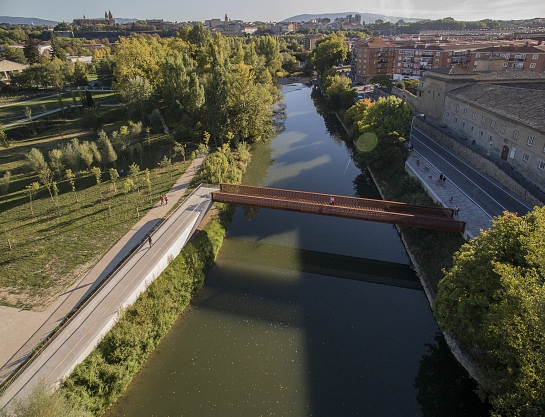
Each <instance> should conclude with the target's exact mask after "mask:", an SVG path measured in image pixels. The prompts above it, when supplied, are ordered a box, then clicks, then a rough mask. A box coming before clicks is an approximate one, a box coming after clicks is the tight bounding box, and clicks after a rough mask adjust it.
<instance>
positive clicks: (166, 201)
mask: <svg viewBox="0 0 545 417" xmlns="http://www.w3.org/2000/svg"><path fill="white" fill-rule="evenodd" d="M165 204H168V197H167V196H165Z"/></svg>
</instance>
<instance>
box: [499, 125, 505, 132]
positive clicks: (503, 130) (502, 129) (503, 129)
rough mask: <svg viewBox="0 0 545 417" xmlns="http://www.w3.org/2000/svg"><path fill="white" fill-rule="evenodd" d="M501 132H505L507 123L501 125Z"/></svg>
mask: <svg viewBox="0 0 545 417" xmlns="http://www.w3.org/2000/svg"><path fill="white" fill-rule="evenodd" d="M500 132H501V133H505V125H501V128H500Z"/></svg>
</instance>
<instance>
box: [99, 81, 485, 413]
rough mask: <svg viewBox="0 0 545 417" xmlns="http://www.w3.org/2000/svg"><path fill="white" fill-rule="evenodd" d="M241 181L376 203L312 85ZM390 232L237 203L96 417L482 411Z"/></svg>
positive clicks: (290, 89)
mask: <svg viewBox="0 0 545 417" xmlns="http://www.w3.org/2000/svg"><path fill="white" fill-rule="evenodd" d="M284 94H285V99H286V106H287V110H288V113H287V114H288V117H287V119H286V120H285V130H284V131H283V132H282V133H281V134H279V135H278V136H277V137H275V138H274V139H273V140H272V141H270V142H269V143H267V144H258V145H256V146H255V149H254V151H253V157H252V164H251V166H250V169H249V171H248V173H247V175H246V176H245V180H244V182H245V183H247V184H251V185H263V186H268V187H276V188H288V189H296V190H305V191H317V192H323V193H331V194H339V195H358V196H360V197H370V198H379V197H378V195H377V191H376V189H374V187H373V186H372V184H371V183H370V180H369V178H367V177H365V176H364V175H363V174H362V173H361V171H360V170H359V169H357V168H356V167H355V166H354V164H353V163H352V161H351V159H350V153H351V151H350V149H348V147H347V145H346V144H345V142H344V141H343V140H342V137H341V136H340V134H339V133H338V132H339V131H340V130H339V129H338V126H337V125H335V122H334V121H332V119H331V118H328V117H326V118H325V119H324V118H323V117H322V116H320V115H319V114H318V113H317V111H316V107H315V105H314V102H313V100H312V98H311V89H310V88H309V87H306V86H303V85H301V84H295V85H291V86H286V87H284ZM473 389H474V386H473V385H472V384H471V382H470V381H468V379H467V376H466V373H465V372H464V371H463V370H462V369H461V368H460V367H459V366H458V364H457V363H456V362H455V361H454V359H453V357H452V356H451V355H450V352H449V351H448V349H447V348H446V345H445V343H444V340H443V339H442V337H440V334H439V333H438V327H437V323H436V322H435V320H434V318H433V316H432V313H431V310H430V307H429V304H428V301H427V299H426V297H425V294H424V292H423V291H422V288H421V287H420V285H419V282H418V278H417V277H416V276H415V274H414V272H413V271H412V269H411V268H410V267H409V258H408V256H407V253H406V251H405V249H404V247H403V245H402V242H401V239H400V238H399V236H398V234H397V232H396V230H395V229H394V228H393V227H392V226H390V225H386V224H380V223H371V222H364V221H356V220H348V219H338V218H333V217H326V216H323V217H322V216H314V215H308V214H301V213H291V212H283V211H275V210H266V209H260V210H255V209H254V210H249V209H245V210H243V209H242V208H240V207H239V208H237V210H236V213H235V216H234V219H233V222H232V224H231V225H230V227H229V230H228V233H227V238H226V239H225V242H224V245H223V247H222V249H221V251H220V253H219V256H218V259H217V262H216V264H215V266H214V267H213V268H212V269H211V271H210V272H209V274H208V277H207V280H206V283H205V287H204V288H203V290H202V291H201V293H200V294H199V296H198V297H197V298H196V299H195V300H194V302H192V304H191V306H190V308H189V309H188V311H187V312H186V313H184V314H183V315H182V316H181V317H180V318H179V319H178V320H177V322H176V324H175V326H174V327H173V329H172V330H171V331H170V332H169V334H168V335H167V336H166V337H165V338H164V340H163V341H162V342H161V344H160V346H159V347H158V349H157V350H156V351H155V352H154V353H153V354H152V355H151V357H150V358H149V360H148V361H147V362H146V364H145V366H144V367H143V369H142V371H141V372H140V373H139V374H138V375H137V376H136V378H135V379H134V381H133V383H132V384H131V385H130V387H129V389H128V390H127V392H126V394H125V395H124V396H123V397H122V398H121V399H120V400H119V401H118V402H117V403H116V404H115V405H114V406H113V407H112V408H111V409H110V410H109V411H108V412H107V413H106V415H107V416H125V415H126V416H189V417H194V416H216V415H217V416H284V415H290V416H301V417H303V416H324V417H326V416H328V417H330V416H390V417H392V416H422V415H423V416H467V415H487V413H486V410H484V409H483V408H482V407H481V406H480V403H479V401H478V400H477V398H476V396H475V394H474V393H473Z"/></svg>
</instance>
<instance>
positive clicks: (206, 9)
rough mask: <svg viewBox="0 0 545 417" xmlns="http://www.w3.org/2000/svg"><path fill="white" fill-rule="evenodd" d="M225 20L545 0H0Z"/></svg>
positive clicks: (522, 5)
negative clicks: (227, 18) (226, 16)
mask: <svg viewBox="0 0 545 417" xmlns="http://www.w3.org/2000/svg"><path fill="white" fill-rule="evenodd" d="M107 10H111V12H112V14H113V15H114V17H119V18H136V19H142V20H145V19H164V20H167V21H171V22H187V21H204V20H207V19H223V18H224V16H225V15H226V14H227V15H228V17H229V19H231V20H243V21H246V22H251V21H263V22H279V21H281V20H284V19H286V18H289V17H291V16H295V15H299V14H321V13H344V12H347V13H348V12H351V13H358V12H359V13H377V14H385V15H390V16H397V17H405V18H420V19H423V18H428V19H440V18H444V17H452V18H454V19H457V20H466V21H467V20H481V19H497V20H511V19H530V18H534V17H542V18H545V0H450V1H448V0H447V1H440V0H373V1H367V2H366V1H362V0H343V1H332V0H297V1H294V0H274V1H271V0H252V1H249V0H229V1H227V0H109V1H106V0H93V1H89V0H85V1H84V0H0V16H13V17H33V18H41V19H47V20H54V21H59V22H60V21H66V22H72V20H73V19H75V18H79V17H83V15H85V17H88V18H96V17H104V12H105V11H107Z"/></svg>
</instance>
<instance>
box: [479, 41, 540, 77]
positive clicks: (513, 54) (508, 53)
mask: <svg viewBox="0 0 545 417" xmlns="http://www.w3.org/2000/svg"><path fill="white" fill-rule="evenodd" d="M491 60H496V61H498V60H499V61H501V68H502V69H505V70H509V71H513V70H515V71H516V70H528V71H537V72H545V45H543V44H542V43H541V42H540V43H539V44H538V45H530V44H528V43H526V44H525V45H516V44H509V45H497V46H490V47H488V48H480V49H475V50H473V51H471V54H470V58H469V66H468V68H469V69H470V70H472V71H479V70H485V69H486V63H487V62H489V61H491Z"/></svg>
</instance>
